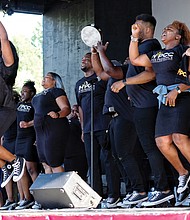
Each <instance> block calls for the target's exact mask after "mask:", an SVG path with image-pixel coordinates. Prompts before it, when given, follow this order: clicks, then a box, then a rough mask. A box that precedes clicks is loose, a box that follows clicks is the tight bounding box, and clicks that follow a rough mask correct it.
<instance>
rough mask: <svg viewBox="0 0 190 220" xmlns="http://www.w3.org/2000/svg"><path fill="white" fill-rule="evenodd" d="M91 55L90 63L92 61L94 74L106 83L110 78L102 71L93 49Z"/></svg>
mask: <svg viewBox="0 0 190 220" xmlns="http://www.w3.org/2000/svg"><path fill="white" fill-rule="evenodd" d="M91 53H92V55H91V61H92V67H93V70H94V72H95V73H96V75H97V76H99V77H100V78H101V79H102V80H105V81H107V80H108V78H109V77H110V76H109V75H108V74H107V73H106V72H105V71H104V69H103V66H102V64H101V61H100V57H99V54H98V52H97V50H96V49H95V48H94V47H92V48H91Z"/></svg>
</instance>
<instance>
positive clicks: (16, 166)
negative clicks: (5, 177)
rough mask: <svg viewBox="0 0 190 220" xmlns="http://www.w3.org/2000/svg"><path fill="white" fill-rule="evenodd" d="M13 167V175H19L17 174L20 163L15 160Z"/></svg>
mask: <svg viewBox="0 0 190 220" xmlns="http://www.w3.org/2000/svg"><path fill="white" fill-rule="evenodd" d="M13 167H14V175H17V176H18V175H19V172H20V161H19V160H17V161H16V162H15V163H14V164H13Z"/></svg>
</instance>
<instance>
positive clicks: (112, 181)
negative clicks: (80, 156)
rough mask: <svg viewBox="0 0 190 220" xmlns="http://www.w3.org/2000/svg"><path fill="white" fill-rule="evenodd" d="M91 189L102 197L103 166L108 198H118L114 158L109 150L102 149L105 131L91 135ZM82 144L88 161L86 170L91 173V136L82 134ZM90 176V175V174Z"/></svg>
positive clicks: (117, 173) (117, 176)
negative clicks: (92, 146)
mask: <svg viewBox="0 0 190 220" xmlns="http://www.w3.org/2000/svg"><path fill="white" fill-rule="evenodd" d="M93 136H94V138H93V145H94V148H93V189H94V190H95V191H96V192H97V193H98V194H99V195H100V196H103V186H102V179H101V176H102V167H101V164H103V165H104V169H105V174H106V180H107V186H108V196H109V197H114V198H118V197H119V196H120V173H119V171H118V169H117V166H116V165H115V161H114V158H113V156H112V153H111V151H110V150H107V149H104V148H103V146H104V145H105V139H106V131H105V130H102V131H95V132H94V133H93ZM84 144H85V150H86V156H87V161H88V168H89V171H90V172H91V134H90V133H85V134H84ZM90 174H91V173H90Z"/></svg>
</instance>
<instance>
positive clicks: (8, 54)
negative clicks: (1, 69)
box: [0, 22, 14, 66]
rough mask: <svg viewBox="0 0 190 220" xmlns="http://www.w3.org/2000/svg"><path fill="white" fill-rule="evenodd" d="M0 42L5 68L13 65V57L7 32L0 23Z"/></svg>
mask: <svg viewBox="0 0 190 220" xmlns="http://www.w3.org/2000/svg"><path fill="white" fill-rule="evenodd" d="M0 41H1V52H2V58H3V62H4V64H5V66H11V65H12V64H13V63H14V57H13V53H12V49H11V45H10V42H9V39H8V35H7V31H6V29H5V27H4V26H3V24H2V23H1V22H0Z"/></svg>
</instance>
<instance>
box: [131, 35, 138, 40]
mask: <svg viewBox="0 0 190 220" xmlns="http://www.w3.org/2000/svg"><path fill="white" fill-rule="evenodd" d="M131 41H132V42H139V39H138V37H133V35H131Z"/></svg>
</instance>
